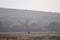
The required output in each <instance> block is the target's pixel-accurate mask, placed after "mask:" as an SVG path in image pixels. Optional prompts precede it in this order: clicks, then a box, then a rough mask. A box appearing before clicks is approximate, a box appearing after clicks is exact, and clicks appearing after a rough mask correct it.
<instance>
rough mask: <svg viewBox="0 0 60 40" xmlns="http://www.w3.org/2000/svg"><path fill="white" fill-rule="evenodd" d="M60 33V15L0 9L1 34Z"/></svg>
mask: <svg viewBox="0 0 60 40" xmlns="http://www.w3.org/2000/svg"><path fill="white" fill-rule="evenodd" d="M25 31H26V32H59V31H60V13H55V12H43V11H32V10H20V9H8V8H0V32H25Z"/></svg>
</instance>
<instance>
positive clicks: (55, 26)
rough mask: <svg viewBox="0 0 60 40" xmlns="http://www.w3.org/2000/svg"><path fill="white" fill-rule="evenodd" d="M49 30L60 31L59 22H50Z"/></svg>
mask: <svg viewBox="0 0 60 40" xmlns="http://www.w3.org/2000/svg"><path fill="white" fill-rule="evenodd" d="M48 30H49V31H60V24H59V23H58V22H52V23H50V24H49V25H48Z"/></svg>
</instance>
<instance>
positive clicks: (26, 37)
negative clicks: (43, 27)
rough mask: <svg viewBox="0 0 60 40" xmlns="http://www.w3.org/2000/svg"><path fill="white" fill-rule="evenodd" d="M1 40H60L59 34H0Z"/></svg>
mask: <svg viewBox="0 0 60 40" xmlns="http://www.w3.org/2000/svg"><path fill="white" fill-rule="evenodd" d="M0 40H60V33H59V32H31V33H30V34H28V33H25V32H0Z"/></svg>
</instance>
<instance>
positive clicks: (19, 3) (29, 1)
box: [0, 0, 60, 12]
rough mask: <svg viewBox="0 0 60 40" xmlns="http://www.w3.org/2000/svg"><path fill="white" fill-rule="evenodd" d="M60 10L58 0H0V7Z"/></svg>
mask: <svg viewBox="0 0 60 40" xmlns="http://www.w3.org/2000/svg"><path fill="white" fill-rule="evenodd" d="M1 7H4V8H16V9H27V10H37V11H51V12H60V0H0V8H1Z"/></svg>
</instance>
